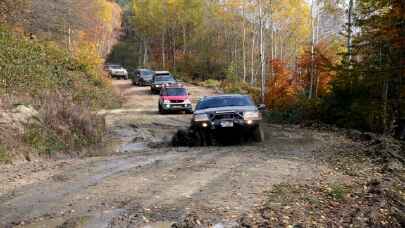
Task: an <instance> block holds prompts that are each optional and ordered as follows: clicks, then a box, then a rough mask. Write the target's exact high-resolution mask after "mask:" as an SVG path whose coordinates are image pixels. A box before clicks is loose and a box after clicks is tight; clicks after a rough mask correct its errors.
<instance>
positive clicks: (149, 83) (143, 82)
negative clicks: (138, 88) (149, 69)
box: [141, 80, 152, 86]
mask: <svg viewBox="0 0 405 228" xmlns="http://www.w3.org/2000/svg"><path fill="white" fill-rule="evenodd" d="M141 82H142V84H143V85H146V86H150V85H152V82H151V81H145V80H142V81H141Z"/></svg>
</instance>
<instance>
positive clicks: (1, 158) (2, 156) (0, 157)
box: [0, 144, 10, 163]
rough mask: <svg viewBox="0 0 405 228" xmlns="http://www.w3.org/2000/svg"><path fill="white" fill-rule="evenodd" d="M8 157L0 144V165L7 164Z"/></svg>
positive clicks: (4, 148)
mask: <svg viewBox="0 0 405 228" xmlns="http://www.w3.org/2000/svg"><path fill="white" fill-rule="evenodd" d="M9 162H10V156H9V155H8V153H7V150H6V147H5V146H3V145H1V144H0V163H9Z"/></svg>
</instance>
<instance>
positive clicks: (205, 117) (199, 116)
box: [194, 114, 210, 122]
mask: <svg viewBox="0 0 405 228" xmlns="http://www.w3.org/2000/svg"><path fill="white" fill-rule="evenodd" d="M209 120H210V119H209V118H208V115H207V114H196V115H194V121H196V122H202V121H209Z"/></svg>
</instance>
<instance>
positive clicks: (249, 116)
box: [243, 111, 260, 120]
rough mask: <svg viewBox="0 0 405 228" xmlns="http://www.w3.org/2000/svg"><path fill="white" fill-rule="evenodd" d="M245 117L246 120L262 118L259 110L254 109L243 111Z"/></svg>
mask: <svg viewBox="0 0 405 228" xmlns="http://www.w3.org/2000/svg"><path fill="white" fill-rule="evenodd" d="M243 119H244V120H257V119H260V113H259V112H253V111H249V112H244V113H243Z"/></svg>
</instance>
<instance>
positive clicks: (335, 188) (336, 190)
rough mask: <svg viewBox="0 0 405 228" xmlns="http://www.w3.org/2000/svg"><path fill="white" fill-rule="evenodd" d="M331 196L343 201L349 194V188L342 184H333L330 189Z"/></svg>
mask: <svg viewBox="0 0 405 228" xmlns="http://www.w3.org/2000/svg"><path fill="white" fill-rule="evenodd" d="M328 191H329V195H330V196H331V197H332V198H333V199H334V200H336V201H342V200H344V198H345V195H346V194H347V193H348V192H349V191H348V188H347V187H345V186H343V185H341V184H332V185H331V186H330V187H329V188H328Z"/></svg>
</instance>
